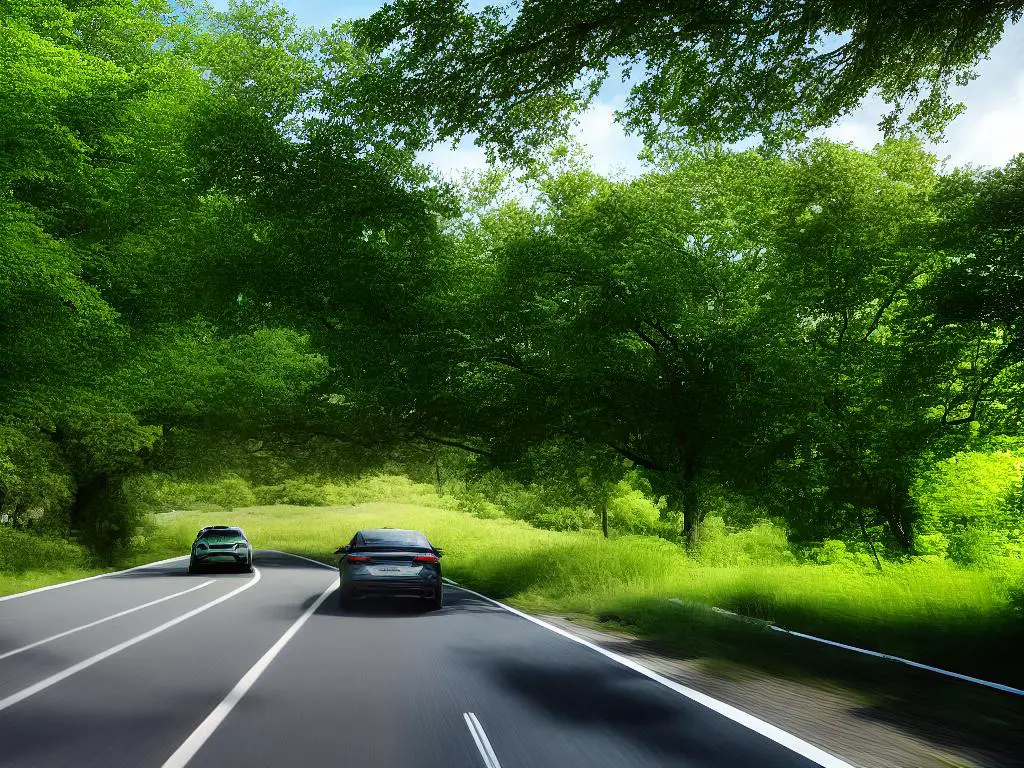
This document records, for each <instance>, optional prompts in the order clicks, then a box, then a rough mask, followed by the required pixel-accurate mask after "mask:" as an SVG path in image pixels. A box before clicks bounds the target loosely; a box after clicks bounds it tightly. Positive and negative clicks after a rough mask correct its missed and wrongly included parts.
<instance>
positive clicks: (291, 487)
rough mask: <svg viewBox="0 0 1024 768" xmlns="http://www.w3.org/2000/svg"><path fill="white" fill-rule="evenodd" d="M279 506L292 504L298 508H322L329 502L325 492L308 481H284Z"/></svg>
mask: <svg viewBox="0 0 1024 768" xmlns="http://www.w3.org/2000/svg"><path fill="white" fill-rule="evenodd" d="M278 503H279V504H294V505H295V506H298V507H323V506H326V505H327V504H328V503H329V501H328V498H327V491H326V490H325V489H324V488H323V487H322V486H319V485H314V484H313V483H311V482H310V481H308V480H285V481H284V485H283V486H282V487H281V497H280V501H279V502H278Z"/></svg>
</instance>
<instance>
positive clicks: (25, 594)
mask: <svg viewBox="0 0 1024 768" xmlns="http://www.w3.org/2000/svg"><path fill="white" fill-rule="evenodd" d="M187 557H188V555H179V556H178V557H168V558H167V559H166V560H157V561H156V562H153V563H143V564H142V565H136V566H133V567H131V568H125V569H124V570H122V571H111V572H110V573H98V574H96V575H95V576H86V577H85V578H84V579H73V580H71V581H62V582H60V583H59V584H50V585H49V586H48V587H37V588H36V589H29V590H27V591H25V592H15V593H14V594H13V595H5V596H4V597H0V603H2V602H4V601H5V600H17V599H18V598H19V597H28V596H29V595H34V594H36V593H38V592H48V591H50V590H51V589H60V588H61V587H70V586H71V585H72V584H82V583H84V582H86V581H95V580H96V579H105V578H107V576H117V575H118V574H119V573H128V572H129V571H138V570H140V569H142V568H152V567H153V566H154V565H163V564H164V563H173V562H174V561H175V560H184V559H185V558H187Z"/></svg>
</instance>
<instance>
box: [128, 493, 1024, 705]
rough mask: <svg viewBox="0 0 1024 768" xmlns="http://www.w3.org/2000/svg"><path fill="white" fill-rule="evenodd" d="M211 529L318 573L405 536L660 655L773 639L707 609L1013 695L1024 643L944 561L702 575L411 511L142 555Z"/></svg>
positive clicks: (469, 578)
mask: <svg viewBox="0 0 1024 768" xmlns="http://www.w3.org/2000/svg"><path fill="white" fill-rule="evenodd" d="M213 523H230V524H237V525H241V526H242V527H243V528H245V530H246V532H247V533H248V534H249V536H250V538H251V539H252V540H253V542H254V544H255V545H256V546H257V547H266V548H273V549H281V550H286V551H290V552H295V553H297V554H303V555H306V556H308V557H313V558H317V559H320V560H323V561H324V562H328V563H333V562H334V557H333V554H332V553H333V551H334V549H335V548H336V547H337V546H339V545H340V544H343V543H346V542H347V541H348V540H349V538H350V537H351V535H352V533H353V532H354V531H356V530H357V529H359V528H364V527H376V526H382V525H390V526H394V527H403V528H416V529H420V530H423V531H424V532H426V534H427V535H428V537H430V539H431V540H432V541H434V542H435V543H437V544H438V545H439V546H443V547H444V548H445V558H444V566H445V573H446V574H447V575H448V576H450V577H451V578H453V579H455V580H457V581H459V582H460V583H463V584H465V585H467V586H471V587H473V588H475V589H478V590H480V591H482V592H484V593H486V594H488V595H490V596H492V597H496V598H500V599H506V600H509V601H510V602H512V603H514V604H515V605H517V606H519V607H522V608H525V609H528V610H533V611H539V612H561V613H576V614H582V615H587V616H592V617H597V618H598V619H604V620H605V621H611V622H614V623H616V624H618V625H621V626H626V627H630V628H632V629H634V630H637V631H639V632H641V633H642V634H646V635H650V636H656V637H659V638H661V639H664V640H667V641H669V642H675V641H678V640H679V638H681V637H685V638H686V640H687V643H688V644H689V647H690V649H691V650H693V648H694V647H695V646H694V644H695V643H698V644H700V643H704V646H707V645H708V643H711V644H721V643H722V642H724V641H725V640H727V639H728V638H732V639H733V640H735V641H736V642H737V643H738V646H737V647H740V646H745V645H749V642H748V641H749V640H750V637H749V636H748V635H749V633H750V632H754V633H758V634H759V635H769V634H770V635H776V634H777V633H765V632H764V631H763V630H761V629H758V628H756V627H755V628H751V627H747V626H743V627H741V626H738V624H739V623H737V622H735V620H731V619H728V618H723V617H721V616H720V615H719V614H714V613H712V612H710V610H709V609H708V608H707V606H711V605H714V606H719V607H722V608H726V609H729V610H732V611H735V612H737V613H741V614H743V615H746V616H751V617H755V618H759V619H766V620H769V621H773V622H775V623H777V624H779V625H781V626H784V627H786V628H789V629H796V630H799V631H803V632H808V633H811V634H816V635H819V636H822V637H826V638H828V639H832V640H837V641H840V642H846V643H851V644H854V645H859V646H861V647H866V648H871V649H874V650H880V651H884V652H887V653H892V654H895V655H901V656H906V657H908V658H912V659H914V660H917V661H922V662H925V663H929V664H934V665H937V666H940V667H946V668H951V669H954V670H955V671H959V672H963V673H966V674H975V675H979V676H981V677H988V678H990V679H995V680H997V681H998V682H1003V683H1008V684H1017V685H1022V684H1024V672H1022V670H1021V668H1020V665H1019V664H1017V663H1016V662H1017V657H1018V654H1019V648H1020V647H1021V642H1022V641H1024V631H1022V622H1021V621H1020V620H1019V617H1017V616H1016V615H1015V614H1014V613H1013V612H1012V611H1011V610H1010V609H1009V607H1008V605H1007V599H1006V595H1005V593H1006V586H1007V576H1006V575H1005V574H1004V575H1002V576H999V575H997V574H991V573H986V572H983V571H972V570H962V569H958V568H955V567H952V566H950V565H948V564H947V563H944V562H930V563H919V564H913V565H900V566H891V567H889V568H887V569H886V570H885V571H883V572H882V573H877V572H873V571H870V570H862V569H857V568H850V567H843V566H822V565H800V564H787V565H772V566H717V567H716V566H704V565H700V564H699V563H697V562H695V561H694V560H692V559H690V558H688V557H687V556H686V555H685V554H684V553H683V552H682V551H681V550H680V549H679V548H678V547H676V546H674V545H672V544H670V543H669V542H666V541H663V540H661V539H656V538H651V537H640V536H636V537H621V538H615V539H611V540H605V539H603V538H601V537H600V536H599V535H597V534H596V533H594V534H591V533H561V532H556V531H546V530H540V529H537V528H532V527H530V526H529V525H527V524H525V523H522V522H518V521H513V520H508V519H480V518H476V517H473V516H471V515H467V514H465V513H461V512H458V511H454V510H450V509H439V508H435V507H430V506H426V505H424V504H423V503H422V501H421V502H420V503H417V504H407V503H399V502H394V501H391V502H370V503H362V504H356V505H352V506H345V507H296V506H287V505H277V506H269V507H250V508H245V509H238V510H235V511H233V512H174V513H166V514H160V515H157V516H156V523H155V525H154V526H153V527H152V529H151V531H150V532H149V534H148V536H147V543H146V547H147V549H148V551H149V553H150V555H151V557H153V558H154V559H157V558H162V557H168V556H171V555H173V554H179V553H182V552H187V551H188V547H189V545H190V543H191V541H192V539H193V537H194V535H195V531H196V530H198V529H199V528H200V527H202V526H203V525H210V524H213ZM670 598H675V599H677V600H681V601H682V604H679V603H674V602H671V601H670ZM701 638H703V639H701ZM705 641H706V642H705ZM756 642H757V643H762V642H764V639H763V637H759V639H758V640H757V641H756ZM676 644H678V643H676Z"/></svg>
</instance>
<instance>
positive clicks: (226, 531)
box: [199, 528, 242, 539]
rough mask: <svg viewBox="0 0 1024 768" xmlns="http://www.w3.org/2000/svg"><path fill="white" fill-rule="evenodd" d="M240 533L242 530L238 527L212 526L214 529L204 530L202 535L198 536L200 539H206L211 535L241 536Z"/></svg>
mask: <svg viewBox="0 0 1024 768" xmlns="http://www.w3.org/2000/svg"><path fill="white" fill-rule="evenodd" d="M241 535H242V532H241V530H239V529H238V528H214V529H212V530H209V531H204V532H203V535H202V536H200V537H199V538H201V539H208V538H211V537H213V536H230V537H234V536H241Z"/></svg>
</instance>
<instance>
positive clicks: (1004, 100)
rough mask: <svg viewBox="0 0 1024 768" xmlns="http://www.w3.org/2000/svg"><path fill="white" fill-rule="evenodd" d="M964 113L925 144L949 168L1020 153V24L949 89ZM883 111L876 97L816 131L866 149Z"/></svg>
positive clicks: (1023, 119) (1023, 27) (1023, 106)
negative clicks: (963, 81)
mask: <svg viewBox="0 0 1024 768" xmlns="http://www.w3.org/2000/svg"><path fill="white" fill-rule="evenodd" d="M953 95H954V96H955V97H956V99H957V100H958V101H961V102H963V103H964V105H965V106H966V110H965V111H964V113H963V114H961V115H960V116H959V117H958V118H957V119H956V120H954V121H953V122H952V123H951V124H950V126H949V128H948V129H947V130H946V137H945V140H944V141H942V142H940V143H938V144H932V145H930V147H929V148H930V149H931V151H933V152H935V154H936V155H938V156H939V157H940V158H944V157H948V158H949V162H950V164H951V165H965V164H967V163H972V164H975V165H1003V164H1005V163H1006V162H1007V161H1008V160H1009V159H1010V158H1011V157H1013V156H1014V155H1015V154H1017V153H1018V152H1024V24H1017V25H1014V26H1011V27H1008V28H1007V30H1006V33H1005V34H1004V35H1003V39H1002V40H1000V41H999V43H998V44H997V45H996V46H995V47H994V48H993V49H992V51H991V53H990V55H989V58H988V60H987V61H984V62H982V63H981V65H980V66H979V67H978V77H977V78H976V79H975V80H973V81H971V82H970V83H968V84H967V85H965V86H960V87H957V88H954V89H953ZM884 112H885V109H884V105H883V104H882V103H881V101H880V100H879V99H877V98H871V99H867V100H866V101H865V102H864V105H863V106H862V107H861V108H860V109H859V110H857V111H856V112H854V113H853V114H851V115H849V116H848V117H845V118H843V119H842V120H840V121H839V122H838V123H837V124H836V125H834V126H832V127H831V128H828V129H826V130H825V131H823V132H821V133H823V134H824V135H826V136H828V137H830V138H833V139H836V140H837V141H844V142H852V143H853V144H854V145H855V146H857V147H860V148H862V149H870V148H871V147H873V146H874V145H875V144H877V143H878V142H879V141H881V139H882V135H881V133H880V132H879V131H878V120H879V118H880V117H881V115H882V114H883V113H884Z"/></svg>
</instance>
